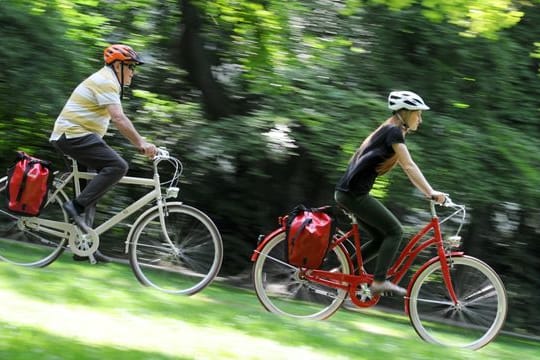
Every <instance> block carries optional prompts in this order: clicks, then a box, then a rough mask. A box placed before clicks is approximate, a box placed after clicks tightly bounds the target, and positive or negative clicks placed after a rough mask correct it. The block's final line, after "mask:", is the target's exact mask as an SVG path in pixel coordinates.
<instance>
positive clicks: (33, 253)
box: [0, 178, 68, 267]
mask: <svg viewBox="0 0 540 360" xmlns="http://www.w3.org/2000/svg"><path fill="white" fill-rule="evenodd" d="M6 203H7V179H6V178H4V179H2V180H0V260H2V261H6V262H9V263H12V264H15V265H20V266H28V267H44V266H47V265H49V264H50V263H52V262H53V261H54V260H56V259H57V258H58V257H59V256H60V254H62V252H63V251H64V247H65V246H66V244H67V234H66V236H64V237H57V236H54V235H51V234H48V233H46V232H44V231H43V229H41V228H39V227H32V226H29V225H28V222H27V221H28V220H31V219H33V218H31V217H27V216H24V215H20V214H15V213H12V212H10V211H9V210H7V207H6ZM39 219H48V220H56V221H66V222H67V221H68V217H67V214H66V213H65V211H64V209H63V208H62V201H61V200H60V198H59V197H58V196H55V197H54V198H50V199H49V200H48V202H47V204H46V205H45V207H44V208H43V209H42V211H41V214H40V215H39Z"/></svg>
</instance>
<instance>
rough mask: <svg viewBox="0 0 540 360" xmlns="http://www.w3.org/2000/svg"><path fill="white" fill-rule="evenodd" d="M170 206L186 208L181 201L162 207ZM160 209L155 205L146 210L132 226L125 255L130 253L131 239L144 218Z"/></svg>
mask: <svg viewBox="0 0 540 360" xmlns="http://www.w3.org/2000/svg"><path fill="white" fill-rule="evenodd" d="M170 205H181V206H185V205H184V203H183V202H181V201H175V202H167V204H166V205H165V204H164V205H162V206H170ZM157 209H158V205H154V206H152V207H151V208H150V209H148V210H146V211H145V212H143V213H142V214H141V215H139V217H138V218H137V219H136V220H135V222H134V223H133V224H131V228H130V229H129V233H128V235H127V237H126V244H125V245H126V248H125V249H124V253H125V254H127V253H128V251H129V244H130V243H131V237H132V236H133V231H135V229H137V227H138V226H139V223H140V222H141V221H143V220H144V218H145V217H146V216H147V215H148V214H150V213H151V212H154V211H156V210H157Z"/></svg>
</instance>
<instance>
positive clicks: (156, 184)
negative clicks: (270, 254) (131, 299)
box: [0, 149, 223, 295]
mask: <svg viewBox="0 0 540 360" xmlns="http://www.w3.org/2000/svg"><path fill="white" fill-rule="evenodd" d="M71 162H72V164H71V167H72V168H71V171H68V172H65V173H58V172H56V173H55V178H54V181H53V186H52V188H51V189H50V191H49V196H48V200H47V204H46V205H45V207H44V208H43V209H42V211H41V214H40V215H39V216H38V217H28V216H23V215H19V214H15V213H12V212H10V211H9V210H7V209H6V207H5V204H6V191H7V177H4V178H2V179H0V260H3V261H6V262H9V263H12V264H16V265H20V266H28V267H44V266H47V265H49V264H51V263H52V262H54V261H55V260H56V259H57V258H58V257H59V256H60V255H61V254H62V252H63V251H64V250H65V249H66V248H68V249H69V250H71V251H72V252H73V253H74V254H76V255H79V256H88V257H90V259H91V260H94V257H93V255H94V254H95V253H96V251H97V250H98V247H99V238H100V235H102V234H103V233H105V232H106V231H108V230H110V229H111V228H113V227H114V226H115V225H117V224H119V223H120V222H121V221H123V220H124V219H126V218H128V217H129V216H130V215H132V214H134V213H135V212H137V211H139V210H141V209H142V208H143V207H145V206H146V205H148V204H152V206H151V207H150V208H148V209H147V210H145V211H144V212H142V213H141V214H140V215H139V217H137V219H136V220H135V221H134V222H133V224H132V225H131V228H130V230H129V233H128V235H127V239H126V241H125V250H124V251H125V253H126V254H127V255H128V257H129V264H130V266H131V268H132V270H133V272H134V274H135V276H136V278H137V279H138V280H139V282H140V283H142V284H143V285H146V286H152V287H154V288H156V289H158V290H161V291H164V292H167V293H173V294H184V295H192V294H195V293H197V292H199V291H201V290H202V289H204V288H205V287H206V286H208V285H209V284H210V283H211V282H212V280H213V279H214V278H215V277H216V276H217V274H218V273H219V270H220V268H221V263H222V260H223V244H222V240H221V235H220V233H219V231H218V229H217V227H216V225H215V224H214V223H213V221H212V220H211V219H210V218H209V217H208V216H207V215H206V214H204V213H203V212H202V211H201V210H198V209H196V208H194V207H192V206H188V205H185V204H184V203H182V202H179V201H170V199H172V198H176V197H177V196H178V192H179V188H178V186H177V185H178V182H179V178H180V176H181V175H182V170H183V167H182V163H181V162H180V160H178V159H176V158H175V157H173V156H171V155H170V154H169V153H168V152H167V151H166V150H163V149H159V151H158V155H157V156H156V157H155V158H154V159H153V170H154V175H153V177H152V178H142V177H130V176H125V177H123V178H122V179H121V180H120V183H121V184H129V185H135V186H139V187H140V186H144V187H149V188H152V189H151V190H150V191H149V192H147V193H146V194H145V195H143V196H141V197H140V198H139V199H137V200H135V201H133V202H132V203H131V204H129V205H128V206H127V207H125V208H123V209H120V210H114V209H113V211H114V215H112V216H111V217H110V218H108V219H107V220H106V221H104V222H103V223H101V224H99V225H98V226H97V227H94V228H93V229H89V230H88V231H86V232H83V231H81V229H80V228H79V227H78V226H76V225H75V224H73V223H70V221H69V218H68V215H67V213H66V212H65V210H64V209H63V206H62V205H63V203H64V202H66V201H68V199H69V197H68V196H67V193H66V191H67V190H68V189H69V184H71V183H73V189H74V193H75V195H78V194H79V193H80V190H81V180H89V179H92V178H93V177H95V175H96V174H95V173H91V172H82V171H79V168H78V165H77V162H76V161H74V160H71ZM162 162H164V163H167V164H169V165H170V166H172V170H173V171H172V175H171V177H170V179H169V180H168V181H164V182H161V180H160V174H159V169H158V165H159V164H160V163H162ZM162 188H163V189H162Z"/></svg>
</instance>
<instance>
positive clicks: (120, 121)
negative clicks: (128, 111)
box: [107, 104, 156, 158]
mask: <svg viewBox="0 0 540 360" xmlns="http://www.w3.org/2000/svg"><path fill="white" fill-rule="evenodd" d="M107 110H108V111H109V115H110V116H111V121H112V122H113V123H114V125H115V126H116V128H117V129H118V130H119V131H120V133H121V134H122V135H124V136H125V137H126V138H127V139H128V140H129V141H130V142H131V143H132V144H133V145H134V146H135V147H136V148H137V149H138V150H139V151H140V152H141V153H143V154H144V155H145V156H147V157H149V158H152V157H154V156H155V155H156V147H155V146H154V145H153V144H150V143H148V142H147V141H146V140H145V139H144V138H143V137H142V136H141V135H140V134H139V132H138V131H137V129H135V126H133V123H132V122H131V120H129V118H128V117H127V116H126V115H125V114H124V110H123V109H122V105H120V104H110V105H107Z"/></svg>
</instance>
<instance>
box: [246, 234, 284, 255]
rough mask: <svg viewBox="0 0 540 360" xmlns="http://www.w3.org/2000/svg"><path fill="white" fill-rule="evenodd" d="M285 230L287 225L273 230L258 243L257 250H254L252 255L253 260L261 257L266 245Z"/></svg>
mask: <svg viewBox="0 0 540 360" xmlns="http://www.w3.org/2000/svg"><path fill="white" fill-rule="evenodd" d="M283 232H285V226H282V227H280V228H277V229H276V230H274V231H272V232H271V233H270V234H268V235H266V236H265V237H264V238H263V239H262V241H261V242H260V243H259V245H257V247H256V248H255V250H253V254H252V255H251V261H256V260H257V259H258V258H259V252H260V251H261V250H262V249H263V248H264V247H265V246H266V244H267V243H268V242H269V241H270V240H271V239H273V238H274V237H276V236H277V235H279V234H281V233H283Z"/></svg>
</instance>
